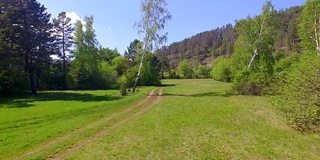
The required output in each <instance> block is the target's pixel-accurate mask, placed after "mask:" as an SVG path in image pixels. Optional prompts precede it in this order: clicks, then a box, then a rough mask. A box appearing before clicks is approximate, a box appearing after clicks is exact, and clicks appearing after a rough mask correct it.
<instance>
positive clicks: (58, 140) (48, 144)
mask: <svg viewBox="0 0 320 160" xmlns="http://www.w3.org/2000/svg"><path fill="white" fill-rule="evenodd" d="M155 90H157V88H156V89H154V90H152V91H151V92H150V93H149V94H148V96H147V97H145V98H144V99H143V100H140V101H138V103H137V104H135V105H133V106H132V107H129V108H127V109H125V110H123V111H120V112H117V113H114V114H111V115H109V116H108V117H106V118H102V119H100V120H98V121H95V122H93V123H91V124H88V125H86V126H85V127H81V128H78V129H75V130H73V131H71V132H69V133H67V134H65V135H63V136H61V137H57V138H56V139H53V140H51V141H49V142H46V143H44V144H42V145H40V146H38V147H36V148H33V149H31V150H29V151H26V152H24V153H23V154H22V155H19V156H17V157H12V158H10V159H13V160H19V159H25V158H27V157H28V156H31V155H33V154H36V153H39V152H41V151H43V150H46V149H48V148H50V147H52V146H53V145H55V144H59V143H61V142H64V141H66V140H68V139H69V138H71V137H74V136H76V135H79V134H81V133H83V132H84V131H86V130H89V129H92V128H95V127H97V126H99V125H101V124H103V123H105V122H107V121H110V120H112V119H114V118H117V117H118V116H121V115H123V114H126V113H128V112H130V111H131V110H133V109H135V108H137V107H139V106H141V105H143V104H145V103H146V102H147V101H149V100H150V98H151V97H152V96H154V92H155Z"/></svg>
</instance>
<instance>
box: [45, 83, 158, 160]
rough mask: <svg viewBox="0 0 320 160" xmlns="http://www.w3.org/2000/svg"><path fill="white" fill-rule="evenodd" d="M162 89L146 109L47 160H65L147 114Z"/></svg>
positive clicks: (156, 101) (155, 102)
mask: <svg viewBox="0 0 320 160" xmlns="http://www.w3.org/2000/svg"><path fill="white" fill-rule="evenodd" d="M162 91H163V88H161V89H160V91H159V93H158V94H157V95H156V99H155V100H154V102H153V103H152V104H150V105H148V106H147V107H145V108H143V109H142V110H140V111H138V112H136V113H134V114H133V115H131V116H129V117H127V118H125V119H123V120H122V121H120V122H118V123H116V124H114V125H112V126H110V127H107V128H106V129H105V130H103V131H100V132H98V133H96V134H94V135H92V136H91V137H89V138H87V139H84V140H81V141H78V143H76V144H74V145H73V146H71V147H70V148H68V149H67V150H65V151H61V152H59V153H56V154H55V155H53V156H51V157H48V158H47V159H50V160H60V159H65V158H66V157H67V156H69V155H70V154H72V153H74V152H76V151H78V150H79V149H81V148H83V147H85V146H86V145H88V144H90V143H92V142H94V141H96V140H98V139H100V138H102V137H105V136H107V135H108V134H109V133H110V132H111V131H112V130H114V129H117V128H119V127H121V126H123V125H125V124H126V123H128V122H130V121H132V120H134V119H136V118H138V117H139V116H140V115H142V114H143V113H145V112H147V111H148V110H150V109H151V108H152V107H153V106H155V105H156V104H157V103H159V102H160V101H161V99H162V95H163V92H162ZM149 96H153V95H149Z"/></svg>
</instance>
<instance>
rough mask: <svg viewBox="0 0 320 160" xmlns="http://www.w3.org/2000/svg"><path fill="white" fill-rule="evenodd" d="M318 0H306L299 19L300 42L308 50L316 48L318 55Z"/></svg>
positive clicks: (319, 26) (319, 42)
mask: <svg viewBox="0 0 320 160" xmlns="http://www.w3.org/2000/svg"><path fill="white" fill-rule="evenodd" d="M319 18H320V1H318V0H307V1H306V3H305V4H304V6H303V10H302V14H301V16H300V19H299V35H300V37H301V40H302V41H301V44H302V46H303V47H305V48H306V49H309V50H313V49H316V50H317V51H318V54H319V55H320V21H319Z"/></svg>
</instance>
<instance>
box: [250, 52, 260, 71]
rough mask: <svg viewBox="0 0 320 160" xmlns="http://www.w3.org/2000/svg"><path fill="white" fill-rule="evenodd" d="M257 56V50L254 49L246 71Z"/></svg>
mask: <svg viewBox="0 0 320 160" xmlns="http://www.w3.org/2000/svg"><path fill="white" fill-rule="evenodd" d="M257 55H258V50H257V49H255V50H254V52H253V56H252V57H251V60H250V63H249V65H248V69H249V68H250V67H251V66H252V64H253V61H254V59H255V58H256V56H257Z"/></svg>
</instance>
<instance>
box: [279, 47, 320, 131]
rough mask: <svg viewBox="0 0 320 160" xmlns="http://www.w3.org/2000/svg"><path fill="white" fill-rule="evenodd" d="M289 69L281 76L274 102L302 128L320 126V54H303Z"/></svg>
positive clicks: (298, 127)
mask: <svg viewBox="0 0 320 160" xmlns="http://www.w3.org/2000/svg"><path fill="white" fill-rule="evenodd" d="M288 73H290V74H285V75H281V76H279V77H278V83H277V91H278V94H279V95H278V96H276V97H275V98H274V99H273V102H274V104H275V105H276V106H278V107H279V108H280V109H281V110H282V111H283V113H285V115H286V116H287V117H288V118H289V120H290V123H291V124H292V125H294V127H296V129H298V130H300V131H319V128H320V105H319V104H320V98H319V96H320V93H319V92H320V90H319V88H320V77H319V75H320V57H319V56H317V54H315V52H308V53H306V54H304V55H303V56H302V57H301V58H300V60H299V62H298V63H295V64H294V65H293V66H292V67H291V68H290V69H289V70H288Z"/></svg>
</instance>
